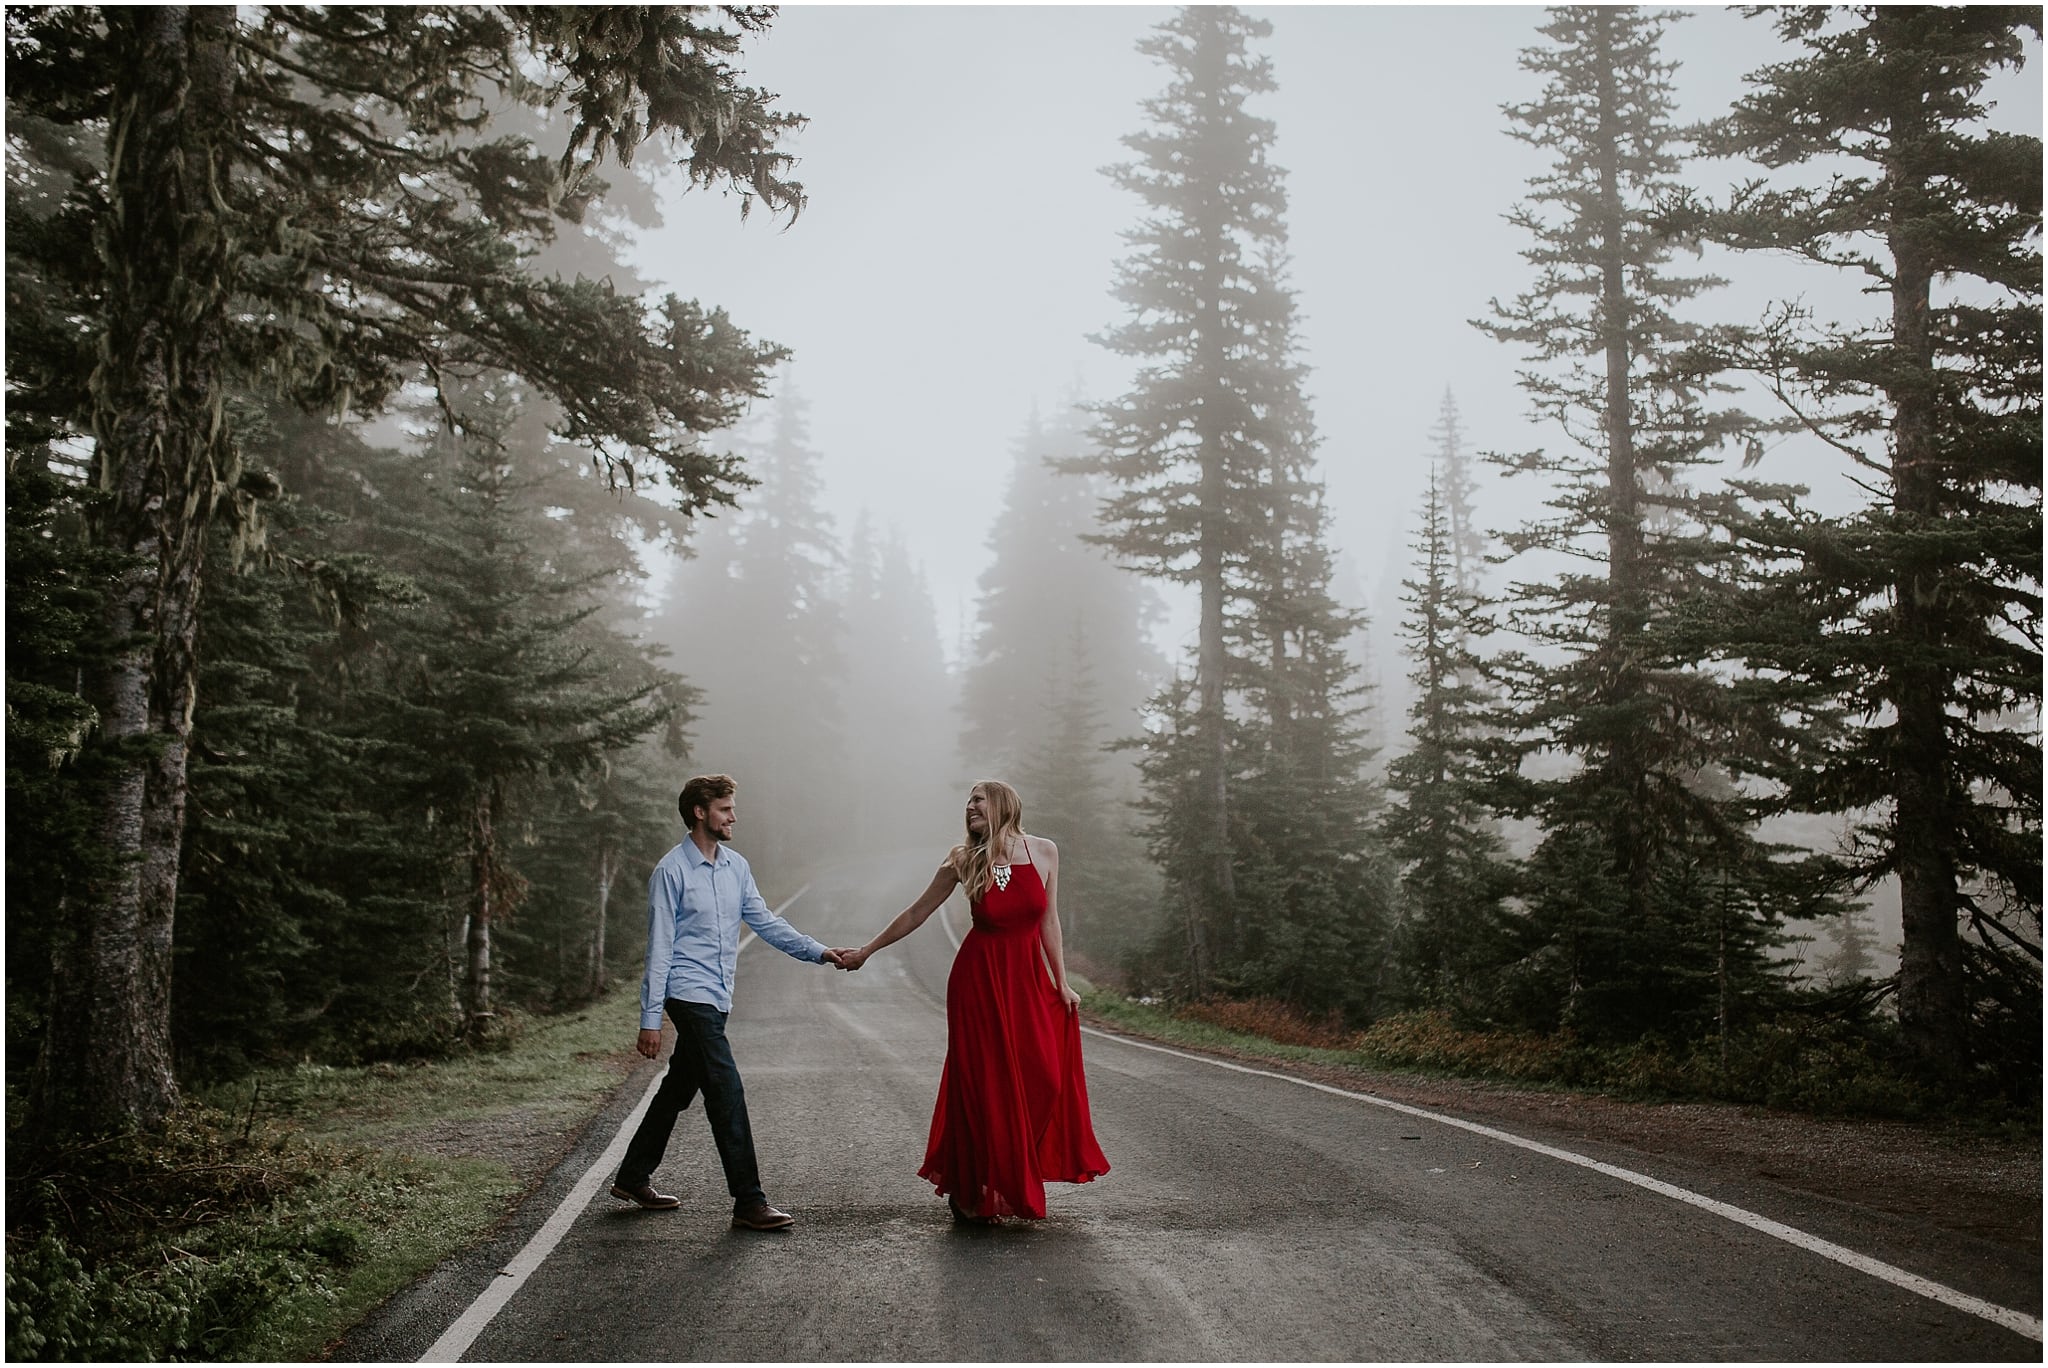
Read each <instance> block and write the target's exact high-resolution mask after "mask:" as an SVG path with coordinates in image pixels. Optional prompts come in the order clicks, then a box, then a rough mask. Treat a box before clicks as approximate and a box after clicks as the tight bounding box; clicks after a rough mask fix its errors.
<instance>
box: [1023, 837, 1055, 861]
mask: <svg viewBox="0 0 2048 1368" xmlns="http://www.w3.org/2000/svg"><path fill="white" fill-rule="evenodd" d="M1024 849H1025V850H1027V851H1029V852H1030V854H1031V858H1032V859H1033V860H1045V861H1050V862H1057V861H1058V859H1059V858H1060V848H1059V847H1058V846H1056V845H1054V844H1053V843H1052V842H1051V841H1050V840H1049V839H1047V838H1046V837H1044V836H1026V837H1025V838H1024Z"/></svg>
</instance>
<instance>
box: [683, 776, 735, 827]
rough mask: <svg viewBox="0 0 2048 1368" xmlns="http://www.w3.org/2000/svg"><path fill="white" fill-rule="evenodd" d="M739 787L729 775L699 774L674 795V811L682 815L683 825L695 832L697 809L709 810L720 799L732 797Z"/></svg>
mask: <svg viewBox="0 0 2048 1368" xmlns="http://www.w3.org/2000/svg"><path fill="white" fill-rule="evenodd" d="M739 787H740V786H739V785H738V784H735V783H734V782H733V781H732V776H731V775H730V774H700V775H698V776H697V777H696V778H695V779H692V780H691V781H690V782H689V783H687V784H685V785H683V791H682V792H681V793H679V794H677V795H676V811H677V812H680V813H682V814H683V825H684V826H686V827H688V828H689V829H690V830H692V831H695V830H696V829H697V809H698V808H709V807H710V806H711V805H712V804H713V803H715V802H717V801H718V800H719V799H721V798H730V797H732V796H733V794H735V793H737V792H738V791H739Z"/></svg>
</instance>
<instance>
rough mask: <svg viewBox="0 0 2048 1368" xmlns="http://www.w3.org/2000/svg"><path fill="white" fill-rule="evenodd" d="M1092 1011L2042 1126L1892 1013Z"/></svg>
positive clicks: (1260, 1005) (1127, 1025)
mask: <svg viewBox="0 0 2048 1368" xmlns="http://www.w3.org/2000/svg"><path fill="white" fill-rule="evenodd" d="M1085 1005H1086V1007H1087V1010H1088V1011H1089V1012H1090V1013H1091V1014H1093V1015H1094V1016H1096V1017H1098V1018H1099V1019H1101V1020H1102V1021H1103V1022H1105V1023H1106V1024H1108V1025H1111V1026H1114V1027H1116V1028H1118V1029H1120V1030H1125V1031H1129V1032H1131V1033H1133V1034H1137V1035H1143V1036H1147V1037H1150V1038H1153V1039H1157V1040H1163V1041H1170V1042H1177V1043H1181V1044H1186V1045H1192V1046H1196V1047H1201V1048H1209V1049H1221V1050H1228V1051H1232V1052H1235V1053H1238V1054H1247V1055H1257V1056H1263V1057H1266V1058H1271V1059H1277V1060H1292V1061H1298V1062H1304V1063H1314V1064H1323V1065H1330V1066H1335V1067H1340V1068H1355V1069H1369V1070H1377V1071H1388V1070H1393V1071H1411V1072H1414V1073H1418V1074H1432V1075H1449V1076H1453V1077H1462V1078H1477V1079H1486V1080H1491V1081H1496V1082H1504V1083H1514V1084H1522V1085H1527V1086H1531V1087H1547V1088H1565V1089H1574V1090H1585V1091H1593V1092H1601V1093H1610V1094H1614V1095H1616V1096H1621V1097H1628V1098H1636V1099H1642V1100H1651V1101H1663V1100H1680V1099H1684V1100H1700V1099H1705V1100H1714V1101H1724V1102H1738V1103H1751V1104H1756V1105H1762V1106H1769V1107H1775V1108H1780V1109H1784V1110H1788V1111H1798V1112H1807V1113H1810V1114H1813V1115H1816V1116H1862V1117H1891V1118H1901V1119H1917V1118H1934V1117H1941V1118H1945V1119H1960V1120H1968V1121H1972V1122H1976V1123H1981V1124H1997V1125H2003V1126H2008V1127H2014V1126H2016V1127H2018V1128H2020V1129H2023V1130H2029V1131H2032V1132H2035V1133H2038V1131H2039V1128H2040V1109H2039V1106H2038V1104H2036V1105H2034V1106H2031V1107H2029V1106H2025V1105H2013V1104H2001V1103H1999V1102H1998V1101H1996V1100H1993V1099H1991V1098H1989V1097H1988V1096H1987V1095H1986V1094H1983V1093H1973V1094H1970V1095H1968V1096H1967V1097H1964V1098H1960V1099H1959V1098H1958V1097H1957V1096H1956V1095H1954V1094H1951V1093H1947V1092H1942V1091H1938V1090H1935V1089H1931V1088H1929V1087H1928V1086H1927V1085H1926V1084H1925V1083H1923V1082H1921V1081H1919V1080H1917V1079H1915V1078H1914V1077H1913V1076H1912V1075H1911V1074H1910V1073H1908V1072H1906V1071H1904V1070H1902V1069H1901V1068H1900V1067H1899V1064H1898V1062H1897V1060H1898V1051H1897V1049H1896V1043H1895V1042H1894V1041H1893V1040H1892V1039H1891V1034H1892V1031H1893V1028H1892V1027H1891V1026H1890V1024H1889V1023H1887V1022H1884V1021H1882V1020H1881V1019H1880V1020H1876V1021H1868V1022H1855V1021H1850V1020H1845V1019H1842V1018H1839V1017H1827V1016H1819V1015H1811V1016H1803V1015H1798V1014H1790V1013H1788V1014H1785V1015H1784V1016H1781V1017H1780V1018H1778V1019H1776V1020H1773V1021H1769V1022H1766V1023H1763V1024H1760V1025H1756V1026H1752V1027H1750V1028H1748V1029H1746V1030H1744V1031H1742V1032H1740V1033H1736V1034H1731V1035H1730V1037H1729V1038H1728V1040H1727V1041H1726V1042H1725V1045H1724V1044H1723V1042H1721V1041H1719V1040H1714V1039H1709V1040H1706V1041H1692V1042H1682V1043H1668V1042H1660V1041H1656V1040H1644V1041H1638V1042H1635V1043H1633V1044H1628V1045H1601V1044H1595V1043H1591V1042H1587V1041H1584V1040H1581V1039H1580V1038H1578V1037H1577V1036H1575V1035H1573V1034H1572V1033H1571V1032H1569V1031H1564V1032H1559V1033H1556V1034H1553V1035H1538V1034H1535V1033H1531V1032H1525V1031H1514V1030H1476V1029H1468V1028H1464V1027H1460V1026H1459V1025H1458V1024H1456V1023H1455V1022H1454V1021H1453V1020H1452V1018H1451V1017H1450V1016H1449V1014H1447V1013H1444V1012H1409V1013H1403V1014H1400V1015H1395V1016H1388V1017H1383V1018H1381V1019H1380V1020H1378V1021H1376V1022H1374V1023H1372V1025H1370V1026H1369V1027H1367V1028H1365V1029H1363V1030H1354V1029H1350V1028H1348V1027H1346V1026H1345V1025H1344V1024H1343V1021H1342V1019H1341V1017H1340V1016H1338V1015H1337V1014H1335V1013H1328V1014H1321V1015H1317V1014H1311V1013H1306V1012H1303V1011H1301V1010H1300V1009H1298V1008H1296V1007H1293V1006H1290V1005H1289V1004H1287V1003H1284V1002H1279V1001H1275V1000H1270V999H1259V1000H1252V1001H1223V1000H1212V1001H1205V1002H1192V1003H1169V1002H1164V1001H1160V1000H1157V999H1152V998H1140V999H1133V998H1130V997H1126V996H1124V995H1122V994H1120V993H1117V992H1114V991H1111V990H1108V989H1102V988H1096V989H1091V990H1090V991H1089V992H1088V994H1087V995H1086V998H1085Z"/></svg>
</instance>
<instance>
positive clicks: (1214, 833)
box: [1070, 6, 1364, 993]
mask: <svg viewBox="0 0 2048 1368" xmlns="http://www.w3.org/2000/svg"><path fill="white" fill-rule="evenodd" d="M1270 31H1271V26H1270V25H1268V24H1267V23H1265V21H1263V20H1255V19H1252V18H1249V17H1247V16H1246V15H1245V14H1243V13H1242V12H1240V11H1239V10H1237V9H1235V8H1232V7H1229V6H1214V7H1194V8H1187V9H1182V10H1180V11H1178V12H1177V13H1176V14H1175V16H1174V18H1172V19H1170V20H1168V21H1167V22H1166V23H1163V24H1161V25H1159V27H1158V28H1157V29H1156V30H1155V31H1154V32H1153V34H1152V35H1151V36H1150V37H1148V38H1146V39H1144V40H1143V41H1141V42H1140V44H1139V50H1140V51H1141V52H1144V53H1145V54H1146V55H1148V56H1151V57H1154V58H1156V59H1157V60H1159V61H1160V62H1161V63H1162V64H1164V65H1165V66H1166V67H1167V69H1168V71H1169V72H1170V81H1169V84H1168V87H1167V89H1166V92H1165V93H1164V94H1162V95H1160V96H1157V97H1155V98H1153V99H1150V100H1147V101H1146V102H1145V104H1144V109H1145V112H1146V113H1147V114H1148V115H1149V116H1150V118H1151V120H1152V126H1151V127H1150V128H1148V129H1147V130H1145V131H1143V132H1140V133H1135V134H1131V135H1129V136H1127V137H1126V138H1125V140H1124V141H1125V144H1126V145H1127V146H1128V147H1130V148H1131V149H1132V151H1134V152H1135V153H1137V154H1138V157H1139V160H1138V161H1136V162H1132V163H1128V164H1125V165H1122V166H1118V167H1114V168H1112V169H1111V172H1110V174H1111V176H1112V177H1113V179H1115V181H1116V182H1117V184H1118V185H1120V186H1121V187H1123V188H1125V189H1127V190H1130V191H1131V192H1133V193H1134V194H1136V195H1137V196H1138V197H1139V198H1140V199H1141V200H1142V201H1143V202H1144V204H1145V206H1146V208H1147V210H1148V214H1149V216H1148V217H1147V218H1146V219H1145V220H1144V222H1143V223H1142V224H1141V226H1140V227H1138V228H1136V229H1133V230H1131V231H1129V232H1128V233H1126V235H1125V238H1126V241H1127V242H1128V243H1129V244H1130V246H1131V248H1132V253H1131V255H1130V256H1129V258H1127V259H1126V260H1125V261H1124V262H1123V263H1122V264H1121V265H1120V266H1119V268H1118V274H1117V285H1116V291H1115V292H1116V295H1117V298H1118V299H1119V300H1121V301H1122V302H1123V303H1124V304H1125V305H1127V306H1128V307H1129V308H1130V310H1131V317H1130V320H1129V321H1128V322H1126V323H1124V324H1123V325H1122V326H1120V327H1117V328H1114V329H1111V330H1110V331H1109V332H1107V333H1106V334H1104V335H1103V337H1102V338H1101V341H1102V342H1103V344H1104V345H1105V346H1107V347H1109V348H1110V349H1111V350H1112V351H1115V352H1117V353H1119V354H1121V355H1125V356H1131V357H1135V358H1139V359H1140V360H1141V361H1143V362H1144V363H1146V364H1145V365H1144V367H1143V368H1142V369H1141V370H1140V371H1139V372H1138V376H1137V379H1136V382H1135V384H1134V387H1133V388H1132V389H1131V391H1130V392H1129V393H1127V394H1126V395H1124V396H1123V397H1122V398H1120V399H1117V400H1115V401H1112V402H1110V403H1107V404H1103V405H1101V406H1099V407H1098V408H1097V410H1096V412H1097V416H1098V422H1097V425H1096V429H1095V439H1096V442H1097V445H1098V447H1099V448H1100V452H1099V454H1098V455H1096V456H1094V457H1085V458H1083V459H1080V460H1077V461H1075V462H1072V463H1070V468H1073V469H1077V470H1084V471H1094V472H1100V473H1103V474H1106V475H1107V476H1108V477H1109V478H1110V480H1111V481H1112V482H1113V483H1114V484H1115V486H1116V487H1117V492H1116V493H1115V494H1114V495H1113V496H1112V497H1110V498H1109V499H1107V500H1105V501H1104V503H1103V506H1102V510H1101V521H1102V524H1103V528H1104V530H1103V532H1102V534H1101V537H1100V540H1101V541H1102V542H1103V543H1104V544H1105V545H1107V546H1109V547H1110V548H1111V549H1112V550H1113V551H1115V552H1116V554H1117V556H1118V557H1119V558H1120V559H1121V560H1122V561H1123V562H1124V563H1125V564H1127V565H1129V566H1131V567H1133V568H1135V569H1139V570H1141V571H1143V572H1145V573H1148V574H1151V575H1153V576H1156V577H1158V578H1161V579H1165V580H1169V581H1172V582H1176V583H1182V584H1190V585H1193V586H1194V587H1195V589H1196V591H1197V594H1198V597H1199V605H1200V628H1199V639H1198V645H1197V649H1196V653H1195V661H1194V673H1193V677H1192V679H1191V680H1189V681H1187V687H1186V688H1185V689H1182V688H1180V687H1179V686H1176V687H1175V688H1173V689H1171V690H1169V691H1168V693H1167V694H1166V695H1163V696H1162V697H1161V699H1160V700H1159V701H1158V704H1157V707H1156V712H1157V713H1158V715H1159V718H1160V721H1161V723H1162V725H1161V726H1160V728H1159V729H1158V730H1157V731H1155V732H1152V733H1151V734H1149V735H1148V737H1147V738H1146V739H1145V754H1144V758H1143V759H1142V761H1141V767H1142V768H1143V769H1144V771H1145V773H1146V775H1147V778H1148V783H1149V784H1150V785H1151V787H1152V790H1153V792H1152V794H1151V796H1150V798H1149V800H1148V807H1149V810H1150V811H1151V812H1152V813H1153V814H1154V818H1153V826H1152V829H1151V833H1150V837H1149V839H1150V842H1151V847H1152V850H1153V855H1154V858H1155V860H1158V861H1159V862H1160V863H1161V865H1162V867H1163V868H1164V869H1166V870H1167V871H1168V875H1169V878H1170V879H1172V880H1173V881H1175V885H1176V886H1175V887H1174V888H1173V889H1172V890H1171V892H1170V894H1169V902H1170V903H1171V904H1172V905H1173V906H1175V907H1176V908H1177V909H1178V910H1179V912H1180V913H1181V916H1180V917H1179V918H1178V920H1179V922H1180V924H1181V925H1182V926H1183V927H1184V928H1185V931H1186V954H1187V975H1186V977H1187V980H1188V982H1189V985H1190V987H1191V988H1192V989H1193V990H1194V991H1196V992H1198V993H1199V992H1202V991H1205V990H1206V987H1207V985H1208V982H1209V980H1210V978H1211V977H1212V976H1213V975H1214V973H1215V972H1216V970H1217V969H1218V968H1219V967H1221V966H1223V965H1226V964H1231V963H1233V962H1234V961H1236V960H1238V959H1240V958H1241V957H1243V956H1245V955H1247V954H1250V953H1253V952H1254V946H1253V944H1252V941H1253V935H1252V929H1251V921H1252V913H1251V909H1249V908H1248V907H1243V906H1240V905H1239V893H1238V871H1237V864H1238V860H1239V857H1240V855H1255V856H1256V857H1257V858H1258V859H1260V860H1261V862H1262V865H1261V868H1262V869H1264V868H1267V867H1268V866H1267V865H1266V864H1264V862H1265V861H1268V860H1272V859H1276V858H1282V857H1281V856H1280V854H1279V852H1280V851H1282V850H1285V851H1287V852H1288V853H1289V854H1293V853H1295V852H1298V851H1301V850H1303V849H1304V848H1310V849H1314V850H1315V851H1316V856H1317V858H1319V859H1325V860H1328V861H1342V860H1346V859H1350V858H1353V857H1355V856H1356V854H1357V848H1356V847H1355V846H1347V845H1345V844H1343V843H1344V842H1347V841H1348V840H1349V839H1350V838H1351V835H1352V834H1354V833H1355V832H1356V831H1357V830H1358V827H1359V823H1360V820H1361V813H1362V808H1363V806H1364V805H1363V804H1362V803H1357V802H1353V801H1351V798H1352V795H1351V794H1350V793H1349V791H1348V789H1346V786H1348V785H1354V784H1356V783H1357V782H1358V779H1357V775H1356V773H1355V771H1354V770H1353V768H1352V762H1353V760H1355V759H1356V751H1355V747H1354V746H1353V744H1352V741H1351V738H1350V736H1349V732H1350V729H1351V728H1352V725H1353V724H1352V719H1351V715H1350V711H1349V709H1348V707H1347V704H1346V699H1345V691H1346V690H1347V689H1348V673H1347V667H1346V666H1345V665H1344V664H1343V661H1342V656H1341V652H1340V651H1338V649H1337V643H1338V642H1339V641H1341V639H1342V638H1343V637H1344V636H1345V635H1346V634H1347V633H1348V631H1349V629H1350V625H1351V624H1350V621H1349V619H1348V618H1347V617H1346V616H1345V615H1344V614H1342V613H1341V611H1339V610H1338V609H1337V607H1336V605H1335V604H1334V603H1333V602H1332V601H1331V600H1330V598H1329V575H1330V566H1329V558H1328V555H1327V551H1326V549H1325V548H1324V546H1323V544H1322V537H1323V528H1322V517H1323V514H1322V508H1321V489H1320V485H1319V483H1318V482H1317V481H1316V480H1315V479H1314V478H1313V476H1312V474H1311V470H1312V462H1313V459H1314V451H1315V442H1316V439H1315V432H1314V424H1313V419H1312V416H1311V415H1310V413H1309V410H1308V406H1307V404H1306V402H1305V401H1304V399H1303V397H1302V381H1303V369H1302V366H1301V364H1300V362H1299V360H1298V357H1297V354H1296V342H1295V335H1294V326H1295V304H1294V296H1293V293H1292V291H1291V290H1290V289H1289V288H1288V286H1287V285H1286V283H1285V265H1286V226H1285V222H1284V214H1285V210H1286V194H1285V190H1284V187H1283V184H1282V180H1283V173H1282V172H1281V170H1280V169H1279V168H1278V167H1276V166H1274V165H1273V164H1272V163H1271V162H1270V160H1269V153H1270V150H1271V148H1272V144H1273V138H1274V127H1273V124H1272V122H1271V121H1270V120H1268V119H1265V118H1262V117H1259V116H1257V115H1254V114H1252V113H1251V112H1250V111H1249V110H1248V108H1247V101H1248V100H1249V99H1250V98H1252V97H1254V96H1256V95H1259V94H1262V93H1264V92H1267V91H1270V90H1272V89H1273V88H1274V82H1273V75H1272V68H1271V63H1270V62H1269V61H1268V60H1267V59H1265V58H1263V57H1260V56H1257V55H1255V54H1254V53H1253V52H1252V51H1251V49H1250V43H1251V42H1252V40H1254V39H1257V38H1261V37H1264V36H1266V35H1267V34H1268V33H1269V32H1270ZM1234 699H1235V700H1237V701H1238V702H1237V706H1238V707H1241V708H1248V709H1251V710H1255V711H1256V712H1257V714H1259V718H1260V720H1259V721H1258V722H1257V723H1256V725H1255V727H1254V729H1253V730H1252V731H1250V732H1244V731H1243V728H1244V727H1245V726H1246V725H1247V723H1248V717H1247V716H1245V715H1240V714H1238V713H1237V712H1235V711H1234V704H1233V700H1234ZM1319 746H1327V747H1330V748H1331V749H1329V750H1328V752H1327V753H1324V754H1318V753H1317V752H1316V748H1317V747H1319ZM1240 773H1242V774H1243V775H1246V776H1256V777H1257V778H1258V780H1259V781H1261V782H1270V783H1271V784H1272V785H1273V786H1274V787H1273V790H1272V793H1271V800H1272V805H1269V808H1268V811H1270V812H1278V811H1280V809H1279V808H1278V807H1277V804H1278V803H1279V802H1281V801H1283V799H1282V795H1283V794H1291V793H1294V792H1297V791H1299V792H1311V791H1316V790H1318V789H1322V788H1328V787H1330V786H1333V785H1334V786H1335V787H1336V788H1337V789H1339V790H1344V794H1343V800H1342V801H1340V802H1337V803H1335V804H1334V805H1333V807H1332V808H1331V810H1330V812H1329V822H1328V823H1327V824H1326V825H1324V826H1321V827H1319V829H1318V833H1317V834H1318V835H1320V836H1321V837H1323V838H1327V839H1328V840H1331V841H1335V842H1337V843H1338V844H1321V845H1319V844H1317V842H1316V841H1315V840H1313V839H1310V840H1302V839H1296V838H1295V837H1294V836H1290V837H1288V838H1286V839H1283V838H1282V836H1281V835H1280V833H1279V832H1278V830H1277V828H1276V826H1275V824H1274V822H1273V821H1272V820H1271V819H1270V817H1268V816H1267V815H1265V814H1264V813H1261V814H1258V815H1255V816H1253V817H1252V818H1251V819H1250V820H1245V819H1241V818H1240V816H1239V814H1238V808H1239V806H1240V803H1239V800H1238V799H1237V798H1236V797H1234V796H1233V784H1234V783H1235V782H1237V778H1238V776H1239V775H1240ZM1309 816H1310V819H1311V821H1312V823H1315V822H1320V821H1321V814H1318V813H1310V814H1309ZM1296 835H1297V836H1298V835H1300V834H1299V833H1297V834H1296ZM1248 839H1250V840H1253V841H1256V842H1259V843H1263V844H1262V847H1261V848H1260V849H1257V850H1254V849H1252V848H1250V847H1247V846H1246V844H1245V843H1246V841H1247V840H1248ZM1328 867H1330V866H1327V865H1320V864H1311V863H1303V864H1302V865H1300V868H1301V869H1302V870H1303V871H1308V870H1310V869H1326V868H1328ZM1304 877H1306V873H1304ZM1268 894H1272V895H1273V897H1277V898H1278V900H1279V902H1280V903H1282V904H1285V903H1287V902H1288V895H1286V894H1284V893H1277V892H1275V890H1274V888H1273V886H1272V885H1268V886H1267V887H1266V888H1264V889H1262V890H1261V896H1262V899H1263V900H1264V902H1266V903H1268V904H1270V903H1271V902H1272V901H1273V897H1267V896H1266V895H1268ZM1267 910H1268V911H1270V910H1271V908H1270V906H1269V907H1268V908H1267ZM1297 910H1298V909H1297Z"/></svg>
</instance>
